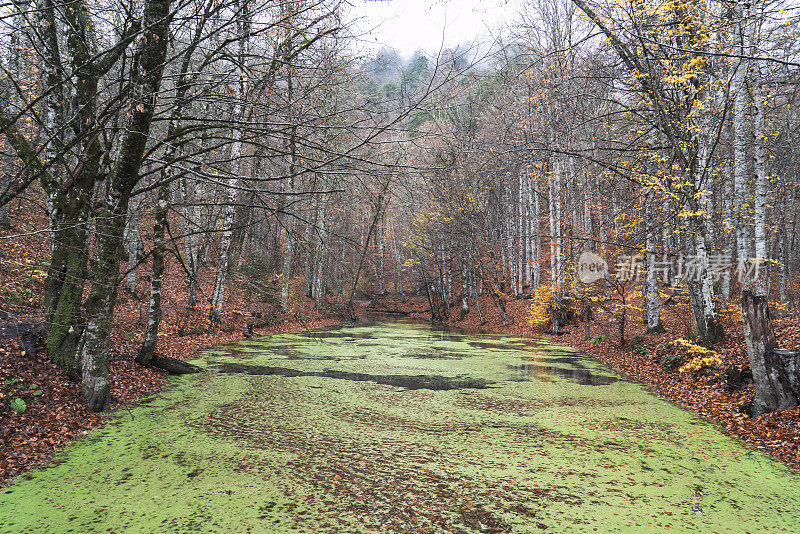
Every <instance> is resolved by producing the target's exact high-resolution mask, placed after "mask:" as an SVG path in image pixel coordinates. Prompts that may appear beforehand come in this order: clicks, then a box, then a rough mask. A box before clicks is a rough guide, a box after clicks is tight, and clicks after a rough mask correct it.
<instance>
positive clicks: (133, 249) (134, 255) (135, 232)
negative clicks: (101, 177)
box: [125, 203, 144, 295]
mask: <svg viewBox="0 0 800 534" xmlns="http://www.w3.org/2000/svg"><path fill="white" fill-rule="evenodd" d="M137 210H138V203H137V204H133V203H132V205H131V207H130V209H129V210H128V236H127V239H128V241H127V242H128V247H127V248H128V276H127V277H126V278H125V290H126V291H127V292H128V293H130V294H132V295H136V268H137V266H138V264H139V259H140V258H141V257H142V253H143V248H144V247H143V245H142V234H141V232H140V231H139V214H138V213H137Z"/></svg>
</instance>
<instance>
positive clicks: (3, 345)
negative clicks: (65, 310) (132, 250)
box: [0, 228, 340, 486]
mask: <svg viewBox="0 0 800 534" xmlns="http://www.w3.org/2000/svg"><path fill="white" fill-rule="evenodd" d="M23 230H24V229H23ZM17 232H19V228H17ZM7 233H10V231H9V232H7ZM4 237H7V236H4ZM48 255H49V247H48V245H47V243H46V241H45V240H43V239H42V237H41V235H38V234H36V233H31V234H29V235H19V234H17V235H14V236H13V239H6V240H2V242H0V323H7V324H8V323H11V324H13V323H16V322H33V323H38V322H40V321H41V320H42V318H41V295H42V294H43V282H44V279H45V277H46V274H47V273H46V269H45V268H44V265H46V263H45V262H46V261H47V260H48ZM122 267H123V268H124V267H125V264H124V263H123V264H122ZM139 273H140V275H139V277H138V281H137V285H136V295H132V294H129V293H127V292H126V291H124V290H122V289H120V292H119V299H118V300H119V301H118V305H117V308H116V309H115V316H114V324H113V331H112V341H111V403H110V405H109V409H110V410H119V409H123V410H124V409H126V406H127V407H131V406H134V405H136V403H137V401H138V400H139V399H141V398H143V397H145V396H148V395H151V394H153V393H155V392H158V391H160V390H161V389H162V388H163V387H164V385H165V384H166V382H167V373H166V372H165V371H162V370H160V369H156V368H151V367H148V368H145V367H142V366H140V365H139V364H137V363H136V362H135V361H134V358H135V357H136V354H137V353H138V350H139V347H140V346H141V343H142V341H143V333H144V327H145V321H146V318H147V305H148V299H147V295H148V291H149V280H148V277H147V274H148V273H149V265H147V264H146V263H145V264H143V265H142V266H141V267H140V269H139ZM203 274H204V275H205V276H204V277H201V280H199V290H198V303H197V306H196V309H195V310H194V311H193V312H192V313H191V314H190V315H189V316H188V317H187V315H186V313H185V310H186V309H187V308H188V306H187V299H188V289H187V287H186V278H185V275H184V274H183V272H182V271H181V270H180V269H179V268H178V267H177V266H174V265H170V266H168V268H167V272H166V273H165V279H164V287H163V299H162V311H163V317H162V322H161V328H160V333H159V336H160V338H159V343H158V347H157V352H158V353H160V354H163V355H166V356H172V357H174V358H179V359H182V360H190V359H192V358H193V357H194V355H195V353H196V352H197V351H198V350H201V349H204V348H207V347H211V346H215V345H220V344H223V343H227V342H231V341H237V340H241V339H243V338H244V324H245V321H246V320H247V319H248V318H254V319H255V320H256V321H257V322H256V324H255V331H256V332H257V333H258V334H264V335H268V334H274V333H279V332H289V331H299V330H304V329H306V328H314V327H319V326H327V325H330V324H333V323H336V322H339V320H340V319H339V318H338V317H325V316H322V317H320V316H318V315H317V313H316V310H315V308H314V304H313V302H310V301H309V302H305V303H303V304H301V305H298V306H296V307H295V309H293V310H292V312H291V313H290V314H286V315H284V316H280V317H275V313H274V308H272V307H269V306H268V305H266V304H263V303H259V302H257V299H254V298H253V295H251V294H248V293H247V292H245V291H241V290H240V289H239V288H237V287H236V286H235V284H234V283H231V284H229V287H228V289H227V291H226V301H225V302H226V307H225V312H224V314H223V317H222V321H221V323H220V324H219V325H218V326H217V327H215V328H213V329H210V328H209V320H208V310H209V307H210V304H209V302H208V300H209V299H208V298H207V296H208V295H210V294H211V293H212V290H213V279H212V275H213V273H211V272H206V273H203ZM87 291H88V288H87ZM254 314H256V315H254ZM258 314H260V316H261V317H264V318H273V320H271V321H269V324H267V321H266V319H264V320H261V319H258V318H257V315H258ZM298 314H299V316H301V317H302V318H303V319H301V320H298ZM251 320H253V319H251ZM258 321H261V322H263V323H264V324H258ZM181 329H183V331H184V335H180V331H181ZM24 354H25V353H24V351H22V349H21V346H20V342H19V340H18V339H4V340H0V486H3V485H5V484H7V483H9V482H10V480H11V479H12V478H13V477H15V476H16V475H18V474H20V473H23V472H26V471H27V470H29V469H30V468H31V467H33V466H37V465H42V464H45V463H47V462H48V461H49V459H50V458H51V456H52V454H53V453H54V452H55V451H56V450H57V449H59V448H61V447H63V446H64V445H66V444H67V443H68V442H69V441H71V440H73V439H75V438H76V437H78V436H81V435H83V434H86V433H87V432H89V431H90V430H92V429H93V428H96V427H98V426H101V425H103V424H104V423H105V421H106V418H105V416H104V415H103V414H102V413H93V412H90V411H89V410H88V409H87V408H86V407H85V402H84V401H83V399H82V398H81V394H80V385H79V384H77V383H75V382H74V381H72V380H70V378H69V377H68V375H67V374H66V373H65V372H64V371H63V370H61V369H59V368H58V367H56V366H55V365H54V364H53V363H51V362H50V360H49V359H48V358H47V354H46V352H45V351H44V350H41V351H40V352H39V353H38V354H37V356H36V357H35V358H26V357H25V355H24ZM14 399H21V400H22V401H23V402H24V403H25V409H24V411H23V412H22V413H17V412H15V411H14V410H12V409H11V408H10V403H11V402H12V401H13V400H14Z"/></svg>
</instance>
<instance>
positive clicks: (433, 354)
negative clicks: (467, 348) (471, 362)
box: [403, 350, 472, 360]
mask: <svg viewBox="0 0 800 534" xmlns="http://www.w3.org/2000/svg"><path fill="white" fill-rule="evenodd" d="M470 356H472V354H464V353H460V352H445V351H438V350H432V351H429V352H408V353H406V354H403V358H417V359H419V360H461V359H463V358H469V357H470Z"/></svg>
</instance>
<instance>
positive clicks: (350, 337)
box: [296, 330, 374, 341]
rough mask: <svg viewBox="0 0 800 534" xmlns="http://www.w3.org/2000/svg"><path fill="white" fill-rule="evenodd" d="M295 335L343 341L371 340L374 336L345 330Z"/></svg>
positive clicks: (370, 333) (369, 333)
mask: <svg viewBox="0 0 800 534" xmlns="http://www.w3.org/2000/svg"><path fill="white" fill-rule="evenodd" d="M296 335H298V336H301V337H306V338H315V339H326V338H337V339H342V340H344V341H355V340H357V339H373V338H374V336H373V335H372V332H367V331H365V332H353V331H352V330H350V331H345V330H321V331H318V332H313V331H308V332H298V333H297V334H296Z"/></svg>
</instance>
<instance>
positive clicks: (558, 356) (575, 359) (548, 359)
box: [524, 352, 586, 366]
mask: <svg viewBox="0 0 800 534" xmlns="http://www.w3.org/2000/svg"><path fill="white" fill-rule="evenodd" d="M524 360H525V361H528V362H536V363H539V364H545V365H548V364H554V363H561V364H566V365H581V366H582V364H583V362H585V361H586V356H583V355H582V354H573V353H570V352H564V353H547V354H542V355H535V356H526V357H525V358H524Z"/></svg>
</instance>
